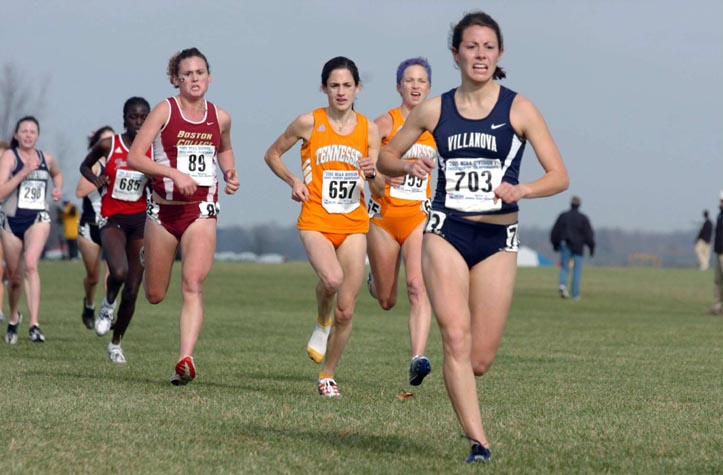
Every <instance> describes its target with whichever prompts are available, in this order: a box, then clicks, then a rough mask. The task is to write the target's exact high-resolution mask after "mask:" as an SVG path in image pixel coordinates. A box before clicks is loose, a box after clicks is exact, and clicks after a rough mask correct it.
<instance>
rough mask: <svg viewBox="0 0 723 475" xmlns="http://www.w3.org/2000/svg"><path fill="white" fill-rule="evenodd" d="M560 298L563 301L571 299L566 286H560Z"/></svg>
mask: <svg viewBox="0 0 723 475" xmlns="http://www.w3.org/2000/svg"><path fill="white" fill-rule="evenodd" d="M560 297H561V298H563V299H566V298H568V297H570V294H568V293H567V287H565V286H564V285H561V286H560Z"/></svg>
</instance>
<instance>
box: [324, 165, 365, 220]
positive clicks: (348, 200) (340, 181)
mask: <svg viewBox="0 0 723 475" xmlns="http://www.w3.org/2000/svg"><path fill="white" fill-rule="evenodd" d="M360 184H361V178H360V177H359V173H358V172H357V171H356V170H324V181H323V184H322V186H323V189H322V193H321V204H322V206H323V207H324V209H325V210H326V211H328V212H329V213H350V212H352V211H354V210H355V209H357V208H358V207H359V203H360V200H361V198H360V197H361V186H360Z"/></svg>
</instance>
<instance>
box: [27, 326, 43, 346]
mask: <svg viewBox="0 0 723 475" xmlns="http://www.w3.org/2000/svg"><path fill="white" fill-rule="evenodd" d="M28 333H29V334H30V341H32V342H35V343H43V342H44V341H45V335H43V332H41V331H40V327H39V326H37V325H33V326H32V327H30V330H29V331H28Z"/></svg>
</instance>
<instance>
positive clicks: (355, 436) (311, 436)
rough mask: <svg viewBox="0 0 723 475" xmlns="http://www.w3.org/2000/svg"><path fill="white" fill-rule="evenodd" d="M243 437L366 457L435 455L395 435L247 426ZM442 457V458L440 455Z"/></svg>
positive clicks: (430, 449)
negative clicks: (311, 444) (371, 454)
mask: <svg viewBox="0 0 723 475" xmlns="http://www.w3.org/2000/svg"><path fill="white" fill-rule="evenodd" d="M242 431H243V433H245V434H253V435H254V436H255V437H257V436H261V437H262V438H264V439H267V440H277V439H280V440H284V439H292V440H289V443H290V444H291V443H293V445H294V446H295V445H296V444H297V443H299V442H301V443H308V442H309V441H314V443H315V444H316V443H321V444H323V445H322V446H324V447H333V448H337V449H340V450H358V451H360V452H362V453H364V454H367V453H369V452H370V451H373V452H378V453H387V454H400V453H416V454H420V453H424V454H426V455H428V456H429V455H433V452H434V449H433V448H432V447H429V446H428V445H423V444H419V443H417V442H415V441H414V439H413V438H412V437H399V436H396V435H378V434H361V433H358V432H354V431H352V430H351V429H349V430H323V429H314V430H299V429H293V428H286V429H284V430H279V429H274V428H271V427H265V426H259V425H248V424H247V425H245V426H243V428H242ZM440 456H441V454H440Z"/></svg>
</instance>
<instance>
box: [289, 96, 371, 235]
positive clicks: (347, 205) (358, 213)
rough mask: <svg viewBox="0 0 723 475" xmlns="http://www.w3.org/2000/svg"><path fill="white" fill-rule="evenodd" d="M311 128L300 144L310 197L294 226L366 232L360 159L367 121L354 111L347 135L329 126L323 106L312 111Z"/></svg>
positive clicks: (364, 153) (364, 150)
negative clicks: (350, 127) (305, 140)
mask: <svg viewBox="0 0 723 475" xmlns="http://www.w3.org/2000/svg"><path fill="white" fill-rule="evenodd" d="M313 114H314V130H313V132H312V133H311V137H310V138H309V140H308V141H307V142H305V143H304V144H303V145H302V147H301V170H302V172H303V174H304V183H306V186H307V187H308V188H309V199H308V200H307V201H305V202H303V203H302V204H301V213H300V214H299V220H298V221H297V224H296V227H297V228H298V229H300V230H309V231H320V232H324V233H334V234H357V233H366V232H367V231H368V230H369V216H368V214H367V210H366V208H365V206H364V203H365V200H364V178H363V177H362V171H361V168H360V167H359V159H360V158H363V157H366V156H367V154H368V142H369V122H368V119H367V118H366V117H364V116H363V115H361V114H359V113H356V117H357V124H356V127H355V128H354V130H353V131H352V132H351V133H350V134H349V135H339V134H337V133H336V132H335V131H334V129H333V128H332V127H331V124H330V123H329V119H328V118H327V115H326V109H325V108H323V107H322V108H319V109H316V110H315V111H314V112H313Z"/></svg>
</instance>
